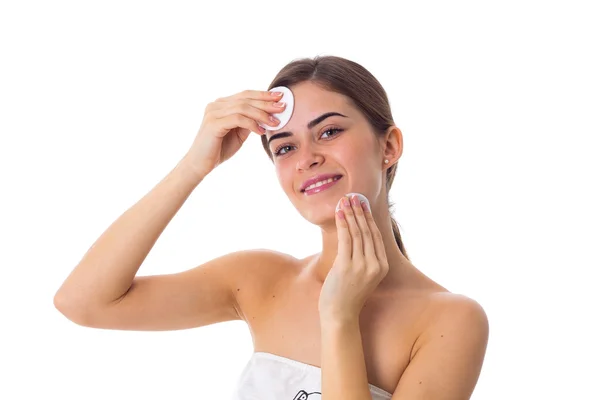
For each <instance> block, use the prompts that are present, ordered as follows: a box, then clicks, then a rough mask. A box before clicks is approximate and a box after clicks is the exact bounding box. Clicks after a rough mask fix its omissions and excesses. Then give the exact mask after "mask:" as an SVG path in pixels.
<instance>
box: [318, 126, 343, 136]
mask: <svg viewBox="0 0 600 400" xmlns="http://www.w3.org/2000/svg"><path fill="white" fill-rule="evenodd" d="M333 131H335V132H336V134H335V135H337V134H338V133H339V132H340V131H341V129H338V128H329V129H327V130H326V131H323V133H326V132H333ZM335 135H331V136H335ZM321 136H323V135H321Z"/></svg>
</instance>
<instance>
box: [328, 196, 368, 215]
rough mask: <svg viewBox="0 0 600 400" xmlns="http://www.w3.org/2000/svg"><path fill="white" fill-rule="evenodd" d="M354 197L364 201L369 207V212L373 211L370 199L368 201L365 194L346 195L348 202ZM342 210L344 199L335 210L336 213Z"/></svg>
mask: <svg viewBox="0 0 600 400" xmlns="http://www.w3.org/2000/svg"><path fill="white" fill-rule="evenodd" d="M353 195H357V196H358V198H359V200H361V201H364V202H365V203H367V207H369V210H370V209H371V204H369V199H367V196H365V195H364V194H360V193H346V194H345V196H344V197H347V198H348V200H352V196H353ZM341 208H342V199H340V201H339V202H338V205H337V207H336V208H335V211H338V210H340V209H341Z"/></svg>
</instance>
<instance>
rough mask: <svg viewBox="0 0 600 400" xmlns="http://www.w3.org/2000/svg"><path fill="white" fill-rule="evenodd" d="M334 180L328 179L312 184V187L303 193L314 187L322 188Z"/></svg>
mask: <svg viewBox="0 0 600 400" xmlns="http://www.w3.org/2000/svg"><path fill="white" fill-rule="evenodd" d="M334 180H335V179H334V178H329V179H327V180H324V181H321V182H317V183H313V184H312V185H310V186H308V187H307V188H306V189H304V191H305V192H306V191H307V190H310V189H314V188H316V187H319V186H322V185H324V184H326V183H329V182H333V181H334Z"/></svg>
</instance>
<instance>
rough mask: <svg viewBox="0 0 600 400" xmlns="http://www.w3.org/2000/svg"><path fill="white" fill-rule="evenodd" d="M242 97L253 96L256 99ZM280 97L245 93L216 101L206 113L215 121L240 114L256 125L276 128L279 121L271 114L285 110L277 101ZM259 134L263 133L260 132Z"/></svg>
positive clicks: (270, 94) (257, 92)
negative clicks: (261, 124) (253, 121)
mask: <svg viewBox="0 0 600 400" xmlns="http://www.w3.org/2000/svg"><path fill="white" fill-rule="evenodd" d="M242 96H255V97H257V98H248V97H242ZM280 97H281V96H280V95H278V96H273V95H272V93H271V92H259V91H251V90H250V91H245V92H242V93H238V94H236V95H233V96H229V97H224V98H219V99H217V100H216V101H215V102H212V103H210V104H209V105H208V106H207V108H206V112H207V113H210V114H211V116H212V117H213V118H215V119H217V118H225V117H227V116H229V115H231V114H242V115H244V116H246V117H248V118H251V119H253V120H255V121H257V122H258V123H263V124H265V125H267V126H277V125H279V120H278V119H277V118H276V117H274V116H273V115H271V114H278V113H281V112H283V110H284V109H285V107H286V104H285V103H281V102H278V101H277V100H279V99H280ZM259 132H260V133H264V132H263V131H262V130H260V131H259Z"/></svg>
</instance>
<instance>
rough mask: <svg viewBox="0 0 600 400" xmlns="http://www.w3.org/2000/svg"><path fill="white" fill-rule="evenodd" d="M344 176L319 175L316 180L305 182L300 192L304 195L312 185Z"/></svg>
mask: <svg viewBox="0 0 600 400" xmlns="http://www.w3.org/2000/svg"><path fill="white" fill-rule="evenodd" d="M341 177H342V175H340V174H323V175H317V176H316V177H314V178H311V179H309V180H307V181H306V182H304V183H303V184H302V186H301V187H300V192H302V193H304V192H305V191H306V188H307V187H309V186H310V185H312V184H314V183H317V182H321V181H325V180H327V179H330V178H338V179H339V178H341Z"/></svg>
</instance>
